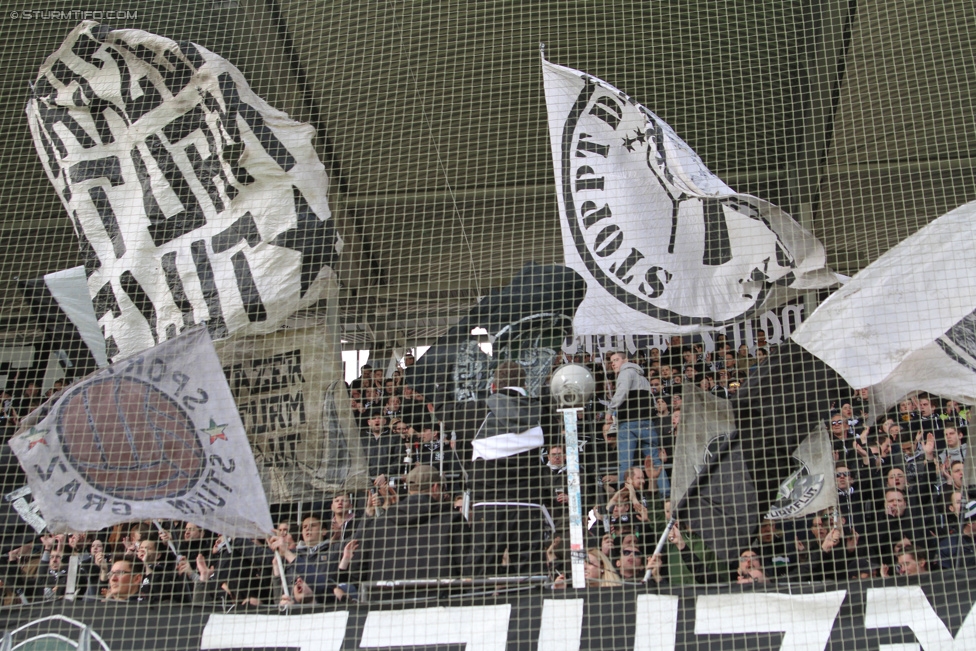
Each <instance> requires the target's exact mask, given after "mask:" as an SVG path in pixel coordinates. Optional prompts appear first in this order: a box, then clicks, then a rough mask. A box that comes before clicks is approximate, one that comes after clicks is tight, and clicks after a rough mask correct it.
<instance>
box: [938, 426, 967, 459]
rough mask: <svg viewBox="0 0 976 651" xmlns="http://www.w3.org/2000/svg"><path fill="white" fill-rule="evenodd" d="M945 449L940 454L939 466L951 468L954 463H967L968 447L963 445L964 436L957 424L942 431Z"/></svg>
mask: <svg viewBox="0 0 976 651" xmlns="http://www.w3.org/2000/svg"><path fill="white" fill-rule="evenodd" d="M942 437H943V440H944V442H945V448H944V449H943V450H942V451H941V452H940V453H939V464H940V465H941V466H942V467H943V468H945V467H946V466H947V464H949V467H950V468H951V463H952V462H953V461H960V462H961V461H965V460H966V449H967V445H966V444H965V443H963V438H964V434H963V432H962V431H961V430H960V428H959V427H958V426H957V425H955V424H947V425H946V426H945V427H944V428H943V430H942Z"/></svg>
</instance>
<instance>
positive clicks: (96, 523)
mask: <svg viewBox="0 0 976 651" xmlns="http://www.w3.org/2000/svg"><path fill="white" fill-rule="evenodd" d="M45 409H47V413H46V414H39V415H38V418H37V419H36V420H35V421H33V422H32V424H31V425H30V426H29V427H27V428H25V429H24V430H22V431H20V432H18V433H17V434H16V435H15V436H14V437H13V438H12V439H11V440H10V447H11V449H13V451H14V454H16V455H17V458H18V459H19V460H20V464H21V466H22V467H23V469H24V471H25V472H26V473H27V480H28V484H29V485H30V488H31V493H32V494H33V496H34V498H35V499H36V500H37V502H38V504H39V505H40V511H41V513H42V514H43V517H44V520H45V521H46V522H47V526H48V530H49V531H51V532H53V533H62V532H67V531H95V530H98V529H102V528H104V527H108V526H110V525H113V524H115V523H118V522H132V521H136V520H146V519H150V518H160V519H173V520H186V521H189V522H193V523H194V524H197V525H199V526H201V527H204V528H205V529H209V530H211V531H217V532H220V533H224V534H226V535H229V536H233V537H237V536H246V537H254V536H263V535H266V534H267V533H268V532H270V531H271V529H272V523H271V514H270V511H269V509H268V502H267V499H266V498H265V494H264V491H263V489H262V488H261V479H260V476H259V475H258V470H257V467H256V466H255V463H254V457H253V456H252V454H251V448H250V446H249V445H248V440H247V436H246V435H245V433H244V426H243V424H242V423H241V419H240V416H239V415H238V413H237V406H236V405H235V404H234V398H233V396H232V395H231V392H230V388H229V387H228V385H227V381H226V380H225V379H224V374H223V371H222V370H221V367H220V361H219V360H218V359H217V354H216V353H215V352H214V348H213V343H212V342H211V340H210V336H209V334H208V332H207V330H206V328H204V327H202V326H201V327H196V328H194V329H192V330H189V331H187V332H186V333H185V334H184V335H182V336H180V337H177V338H175V339H172V340H170V341H167V342H164V343H162V344H160V345H158V346H156V347H154V348H152V349H150V350H148V351H146V352H145V353H142V354H140V355H135V356H133V357H130V358H128V359H126V360H124V361H122V362H118V363H116V364H113V365H112V366H109V367H107V368H105V369H102V370H100V371H98V372H96V373H94V374H93V375H91V376H89V377H88V378H86V379H85V380H84V381H82V382H79V383H78V384H75V385H73V386H71V387H69V388H68V389H67V390H66V391H65V392H64V393H63V394H62V395H61V397H60V398H59V399H57V401H56V402H54V403H53V404H49V405H46V406H45Z"/></svg>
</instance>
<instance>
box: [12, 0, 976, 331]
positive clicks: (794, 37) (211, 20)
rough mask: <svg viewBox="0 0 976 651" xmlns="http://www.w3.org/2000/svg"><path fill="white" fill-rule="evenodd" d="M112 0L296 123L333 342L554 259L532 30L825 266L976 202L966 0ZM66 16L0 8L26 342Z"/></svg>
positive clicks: (852, 264) (53, 256)
mask: <svg viewBox="0 0 976 651" xmlns="http://www.w3.org/2000/svg"><path fill="white" fill-rule="evenodd" d="M123 4H124V7H122V8H123V9H125V10H126V11H129V12H130V15H131V12H135V13H136V14H137V15H138V17H137V18H132V19H129V20H123V21H114V23H113V27H133V28H139V29H144V30H147V31H151V32H155V33H157V34H161V35H165V36H168V37H170V38H173V39H175V40H192V41H194V42H196V43H199V44H201V45H204V46H205V47H207V48H209V49H211V50H213V51H215V52H217V53H218V54H220V55H222V56H224V57H225V58H227V59H228V60H230V61H231V62H233V63H234V64H235V65H236V66H237V67H238V68H240V69H241V70H242V71H243V72H244V74H245V76H246V77H247V78H248V80H249V82H250V84H251V86H252V88H253V89H254V90H255V91H256V92H257V93H258V94H259V95H261V96H262V97H264V98H265V99H266V100H267V101H268V102H269V103H270V104H272V105H273V106H275V107H277V108H280V109H282V110H285V111H287V112H288V113H289V114H290V115H291V116H292V117H294V118H296V119H299V120H302V121H307V122H310V123H312V124H313V125H314V126H315V127H316V128H317V130H318V134H319V139H318V143H317V144H318V150H319V153H320V156H321V157H322V159H323V160H324V161H326V164H327V166H328V167H329V170H330V173H331V178H332V188H331V191H330V204H331V205H332V207H333V210H334V213H335V216H336V218H337V226H338V228H339V231H340V233H341V234H342V237H343V238H344V240H345V243H346V248H345V251H344V254H343V262H342V265H341V268H340V270H339V273H340V277H341V280H342V284H343V289H342V293H341V301H340V310H339V311H340V319H341V322H342V323H343V328H344V334H343V338H344V339H345V340H347V341H348V342H349V343H348V344H347V347H383V346H389V345H393V344H400V345H402V344H406V345H416V344H423V343H429V341H430V339H431V338H433V337H434V336H436V335H437V334H438V333H439V332H442V331H443V329H444V328H445V327H446V326H447V325H448V324H449V323H451V322H452V321H453V320H454V319H456V318H457V317H458V315H460V314H463V313H464V311H465V310H466V309H467V308H468V307H470V306H471V305H472V304H473V303H474V302H476V301H477V298H478V297H479V296H482V295H484V294H485V293H487V291H488V290H489V289H491V288H492V287H496V286H499V285H503V284H505V283H506V282H507V280H508V279H509V278H510V277H511V276H512V274H513V273H514V272H515V271H517V270H518V269H519V268H520V267H521V266H522V265H523V264H524V263H525V262H527V261H529V260H534V261H536V262H540V263H551V262H558V261H559V260H560V259H561V245H560V242H559V226H558V215H557V212H556V206H555V198H554V192H553V183H552V168H551V161H550V153H549V144H548V135H547V126H546V124H547V123H546V112H545V104H544V98H543V94H542V80H541V74H540V68H539V51H538V45H539V43H540V42H545V43H546V44H547V56H548V57H549V58H550V59H551V60H553V61H555V62H558V63H562V64H565V65H569V66H572V67H576V68H579V69H582V70H585V71H587V72H589V73H591V74H594V75H597V76H599V77H601V78H603V79H606V80H607V81H609V82H611V83H613V84H614V85H616V86H617V87H619V88H622V89H624V90H626V92H628V93H629V94H631V95H632V96H633V97H635V98H636V99H638V100H639V101H640V102H642V103H643V104H645V105H646V106H648V107H649V108H651V109H652V110H654V111H655V112H657V113H658V114H659V115H661V116H662V117H663V118H664V119H666V120H667V121H668V122H669V123H670V124H671V125H672V126H673V127H674V128H675V130H676V131H677V132H678V133H679V134H680V135H681V136H682V137H683V138H685V139H686V140H687V141H688V142H689V144H691V146H692V147H693V148H695V149H696V151H697V152H698V153H699V154H700V155H701V156H702V158H703V159H704V160H705V162H706V163H707V164H708V165H709V167H711V169H712V170H713V171H715V172H716V173H717V174H719V176H721V177H722V178H723V179H724V180H725V181H726V182H727V183H729V184H730V185H731V186H732V187H734V188H736V189H737V190H738V191H740V192H748V193H752V194H756V195H759V196H761V197H763V198H765V199H768V200H770V201H772V202H774V203H777V204H779V205H781V206H783V207H785V208H786V209H788V210H789V211H791V212H792V213H793V214H794V215H795V216H796V217H797V218H798V219H800V220H801V221H802V223H803V224H805V225H806V226H807V227H808V228H810V229H811V230H812V231H813V232H814V233H815V234H816V235H817V236H818V237H819V238H820V239H821V240H822V241H823V242H824V244H825V245H826V248H827V251H828V256H829V262H830V264H831V265H832V266H833V267H834V268H835V269H836V270H837V271H840V272H842V273H845V274H852V273H854V272H856V271H857V270H858V269H860V268H862V267H864V266H865V265H866V264H868V263H869V262H870V261H872V260H874V259H875V258H877V257H878V255H880V253H882V252H883V251H884V250H886V249H887V248H889V247H890V246H892V245H893V244H895V243H896V242H898V241H899V240H901V239H902V238H904V237H905V236H906V235H908V234H910V233H912V232H914V231H915V230H917V229H918V228H919V227H920V226H922V225H923V224H925V223H927V222H928V221H930V220H931V219H933V218H935V217H937V216H938V215H940V214H942V213H944V212H946V211H947V210H950V209H952V208H953V207H955V206H957V205H959V204H962V203H965V202H967V201H970V200H973V199H974V198H976V179H974V169H976V164H974V162H976V119H974V109H973V107H974V106H976V63H974V62H976V42H974V39H976V11H974V9H973V4H972V2H971V0H949V1H946V2H938V3H918V2H914V1H912V0H896V1H884V0H873V1H866V0H861V1H859V2H857V3H851V2H846V1H844V2H840V1H836V0H824V1H822V2H787V1H774V2H770V1H756V2H746V1H742V0H737V1H733V2H723V3H703V2H699V1H697V0H687V1H684V2H681V1H677V0H674V1H671V2H619V1H617V2H615V1H612V0H605V1H599V2H574V3H555V2H551V1H537V2H516V3H512V2H479V3H470V2H461V1H457V2H424V3H420V2H417V3H403V2H362V1H361V0H357V1H355V2H350V1H341V2H321V1H313V2H298V1H292V0H267V1H265V0H261V1H260V2H259V1H256V0H240V1H232V0H231V1H221V2H200V1H199V0H195V1H193V2H179V1H177V2H167V3H163V2H135V1H127V2H125V3H123ZM72 8H75V7H74V5H73V4H71V3H68V6H66V7H59V9H61V10H67V9H72ZM77 8H78V9H89V8H90V7H87V6H81V5H80V4H79V5H78V7H77ZM77 22H78V21H77V20H50V19H49V20H37V19H35V20H13V19H10V18H8V17H7V16H5V20H4V21H3V22H2V23H0V35H2V38H0V51H2V53H3V61H4V63H5V65H4V66H3V68H2V70H0V165H2V169H3V174H2V176H0V198H2V201H0V210H2V211H3V215H2V223H0V235H2V237H3V254H2V256H0V288H2V296H3V303H2V308H0V323H2V324H3V326H4V327H3V328H0V336H2V337H7V338H11V337H13V338H18V339H25V338H26V339H30V338H31V337H32V336H33V333H32V328H31V320H30V318H29V317H28V316H27V312H26V308H25V307H24V305H23V301H22V299H21V297H20V296H19V293H18V292H17V289H16V285H17V279H19V278H30V277H37V276H40V275H42V274H44V273H48V272H51V271H55V270H58V269H63V268H66V267H70V266H74V265H76V264H79V263H80V256H79V254H78V250H77V245H76V241H75V238H74V236H73V233H72V231H71V228H70V224H69V221H68V219H67V218H66V216H65V214H64V209H63V208H62V207H61V205H60V204H59V203H58V201H57V198H56V196H55V194H54V191H53V189H52V188H51V186H50V184H49V183H48V181H47V180H46V178H45V177H44V175H43V172H42V169H41V166H40V164H39V162H38V157H37V155H36V153H35V151H34V148H33V146H32V144H31V139H30V134H29V132H28V129H27V121H26V119H25V116H24V105H25V102H26V98H27V94H28V82H29V81H32V80H33V79H34V78H35V76H36V73H37V68H38V66H39V65H40V63H41V62H42V61H43V59H44V58H45V57H46V56H47V55H48V54H50V53H51V52H52V51H53V50H54V49H55V48H56V47H57V46H58V45H59V44H60V43H61V42H62V40H63V39H64V37H65V35H66V34H67V33H68V32H69V31H70V29H71V28H73V27H74V26H75V24H76V23H77ZM970 245H971V243H970Z"/></svg>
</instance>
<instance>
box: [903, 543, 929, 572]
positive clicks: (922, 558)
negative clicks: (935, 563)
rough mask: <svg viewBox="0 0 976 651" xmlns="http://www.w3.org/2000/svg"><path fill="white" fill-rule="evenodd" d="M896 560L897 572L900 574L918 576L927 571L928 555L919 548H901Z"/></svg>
mask: <svg viewBox="0 0 976 651" xmlns="http://www.w3.org/2000/svg"><path fill="white" fill-rule="evenodd" d="M896 560H897V562H898V573H899V574H900V575H902V576H918V575H920V574H927V573H928V571H929V559H928V555H927V554H926V553H925V551H923V550H921V549H913V548H908V549H903V550H902V552H901V554H899V555H898V556H897V557H896Z"/></svg>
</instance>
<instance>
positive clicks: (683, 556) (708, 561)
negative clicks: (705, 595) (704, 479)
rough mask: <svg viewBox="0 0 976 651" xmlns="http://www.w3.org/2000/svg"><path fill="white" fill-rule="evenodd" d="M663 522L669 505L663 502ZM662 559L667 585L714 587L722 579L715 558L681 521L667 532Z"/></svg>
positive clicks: (668, 513) (668, 510) (667, 502)
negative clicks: (707, 585) (713, 584)
mask: <svg viewBox="0 0 976 651" xmlns="http://www.w3.org/2000/svg"><path fill="white" fill-rule="evenodd" d="M664 517H665V520H669V519H670V518H671V502H670V500H665V502H664ZM664 553H665V555H664V557H663V559H662V562H663V571H664V572H665V573H666V574H665V575H666V576H667V578H668V582H669V583H670V585H692V584H695V583H717V582H720V581H721V579H720V578H719V576H720V575H721V572H720V571H719V569H718V562H717V560H716V558H715V554H714V553H713V552H712V550H710V549H709V548H708V547H707V546H706V545H705V543H704V542H703V541H702V540H701V538H699V537H698V536H697V535H696V534H695V533H694V532H692V531H691V530H690V529H689V528H688V527H687V526H685V525H684V523H683V522H681V521H680V520H678V521H676V522H675V524H674V527H672V528H671V531H670V532H668V544H667V546H666V547H665V552H664Z"/></svg>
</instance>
